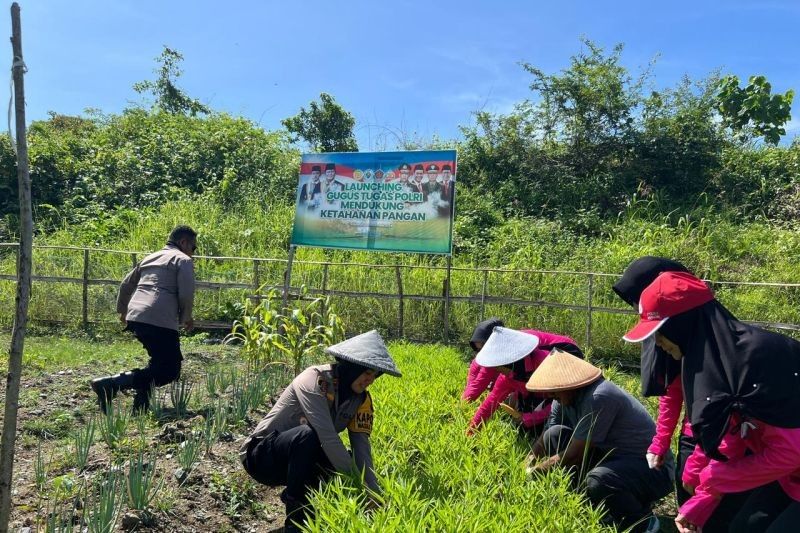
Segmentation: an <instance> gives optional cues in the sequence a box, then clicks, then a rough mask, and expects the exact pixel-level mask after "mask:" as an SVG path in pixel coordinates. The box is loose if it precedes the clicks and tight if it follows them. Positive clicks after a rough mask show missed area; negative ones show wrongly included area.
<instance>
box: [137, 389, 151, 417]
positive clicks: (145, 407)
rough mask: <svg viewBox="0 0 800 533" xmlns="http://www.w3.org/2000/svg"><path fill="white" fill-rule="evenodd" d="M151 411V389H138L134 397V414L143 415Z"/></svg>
mask: <svg viewBox="0 0 800 533" xmlns="http://www.w3.org/2000/svg"><path fill="white" fill-rule="evenodd" d="M149 410H150V389H136V395H135V396H134V397H133V414H134V415H143V414H145V413H146V412H147V411H149Z"/></svg>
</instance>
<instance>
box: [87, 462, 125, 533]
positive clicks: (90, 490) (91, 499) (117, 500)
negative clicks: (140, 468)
mask: <svg viewBox="0 0 800 533" xmlns="http://www.w3.org/2000/svg"><path fill="white" fill-rule="evenodd" d="M120 489H121V483H120V481H119V476H118V475H117V474H116V473H113V472H112V473H109V474H106V475H105V476H102V477H101V478H100V481H99V483H98V484H97V486H95V487H92V486H90V484H89V483H87V485H86V487H85V493H84V498H83V500H84V504H83V505H84V507H83V524H84V526H85V527H86V530H87V531H88V532H89V533H111V532H112V531H114V526H115V525H116V523H117V518H118V517H119V513H120V509H121V508H122V498H121V490H120Z"/></svg>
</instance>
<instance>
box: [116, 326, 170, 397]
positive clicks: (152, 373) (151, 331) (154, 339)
mask: <svg viewBox="0 0 800 533" xmlns="http://www.w3.org/2000/svg"><path fill="white" fill-rule="evenodd" d="M125 329H127V330H129V331H131V332H133V334H134V335H135V336H136V338H137V339H138V340H139V342H141V343H142V346H144V349H145V350H147V355H149V356H150V360H149V361H148V363H147V366H146V367H144V368H135V369H133V370H132V371H131V373H132V374H133V388H134V389H136V390H139V391H148V392H149V391H150V387H151V386H156V387H161V386H162V385H166V384H168V383H172V382H173V381H175V380H177V379H178V378H179V377H180V375H181V361H182V360H183V355H182V354H181V342H180V337H179V335H178V332H177V331H176V330H174V329H167V328H160V327H158V326H153V325H151V324H143V323H141V322H128V326H127V328H125Z"/></svg>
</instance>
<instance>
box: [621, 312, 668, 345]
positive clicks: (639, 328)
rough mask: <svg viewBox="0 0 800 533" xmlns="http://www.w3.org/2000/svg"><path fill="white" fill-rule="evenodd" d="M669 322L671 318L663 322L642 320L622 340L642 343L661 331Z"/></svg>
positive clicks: (662, 320)
mask: <svg viewBox="0 0 800 533" xmlns="http://www.w3.org/2000/svg"><path fill="white" fill-rule="evenodd" d="M667 320H669V317H667V318H662V319H661V320H640V321H639V323H638V324H636V325H635V326H633V328H631V330H630V331H628V333H626V334H625V335H623V336H622V339H623V340H624V341H627V342H642V341H643V340H645V339H647V338H648V337H650V336H651V335H653V334H654V333H655V332H656V331H658V330H659V329H661V326H663V325H664V324H665V323H666V321H667Z"/></svg>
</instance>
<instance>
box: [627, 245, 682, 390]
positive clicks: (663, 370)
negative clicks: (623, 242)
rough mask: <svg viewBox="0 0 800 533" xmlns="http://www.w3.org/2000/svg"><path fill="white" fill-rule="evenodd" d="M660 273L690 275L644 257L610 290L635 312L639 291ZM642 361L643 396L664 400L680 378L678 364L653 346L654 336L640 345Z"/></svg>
mask: <svg viewBox="0 0 800 533" xmlns="http://www.w3.org/2000/svg"><path fill="white" fill-rule="evenodd" d="M662 272H689V269H688V268H686V267H685V266H683V265H682V264H681V263H678V262H677V261H673V260H671V259H666V258H664V257H654V256H650V255H647V256H644V257H640V258H639V259H636V260H634V261H633V262H632V263H631V264H630V265H628V268H626V269H625V272H623V274H622V277H621V278H620V279H619V281H617V282H616V283H615V284H614V286H613V287H612V288H613V289H614V292H616V293H617V295H618V296H619V297H620V298H622V299H623V300H624V301H625V302H626V303H628V305H631V306H632V307H634V308H637V309H638V307H639V299H640V298H641V296H642V291H644V289H645V288H646V287H647V286H648V285H650V284H651V283H653V281H654V280H655V279H656V278H657V277H658V275H659V274H661V273H662ZM689 273H690V274H691V272H689ZM641 357H642V364H641V382H642V395H643V396H663V395H664V394H666V393H667V386H668V385H669V384H670V383H672V381H673V380H674V379H675V378H676V377H678V376H679V375H680V373H681V362H680V361H678V360H677V359H675V358H674V357H672V356H671V355H670V354H668V353H667V352H665V351H664V350H662V349H661V348H659V347H658V346H656V340H655V336H651V337H649V338H647V339H645V340H644V342H642V356H641Z"/></svg>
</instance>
